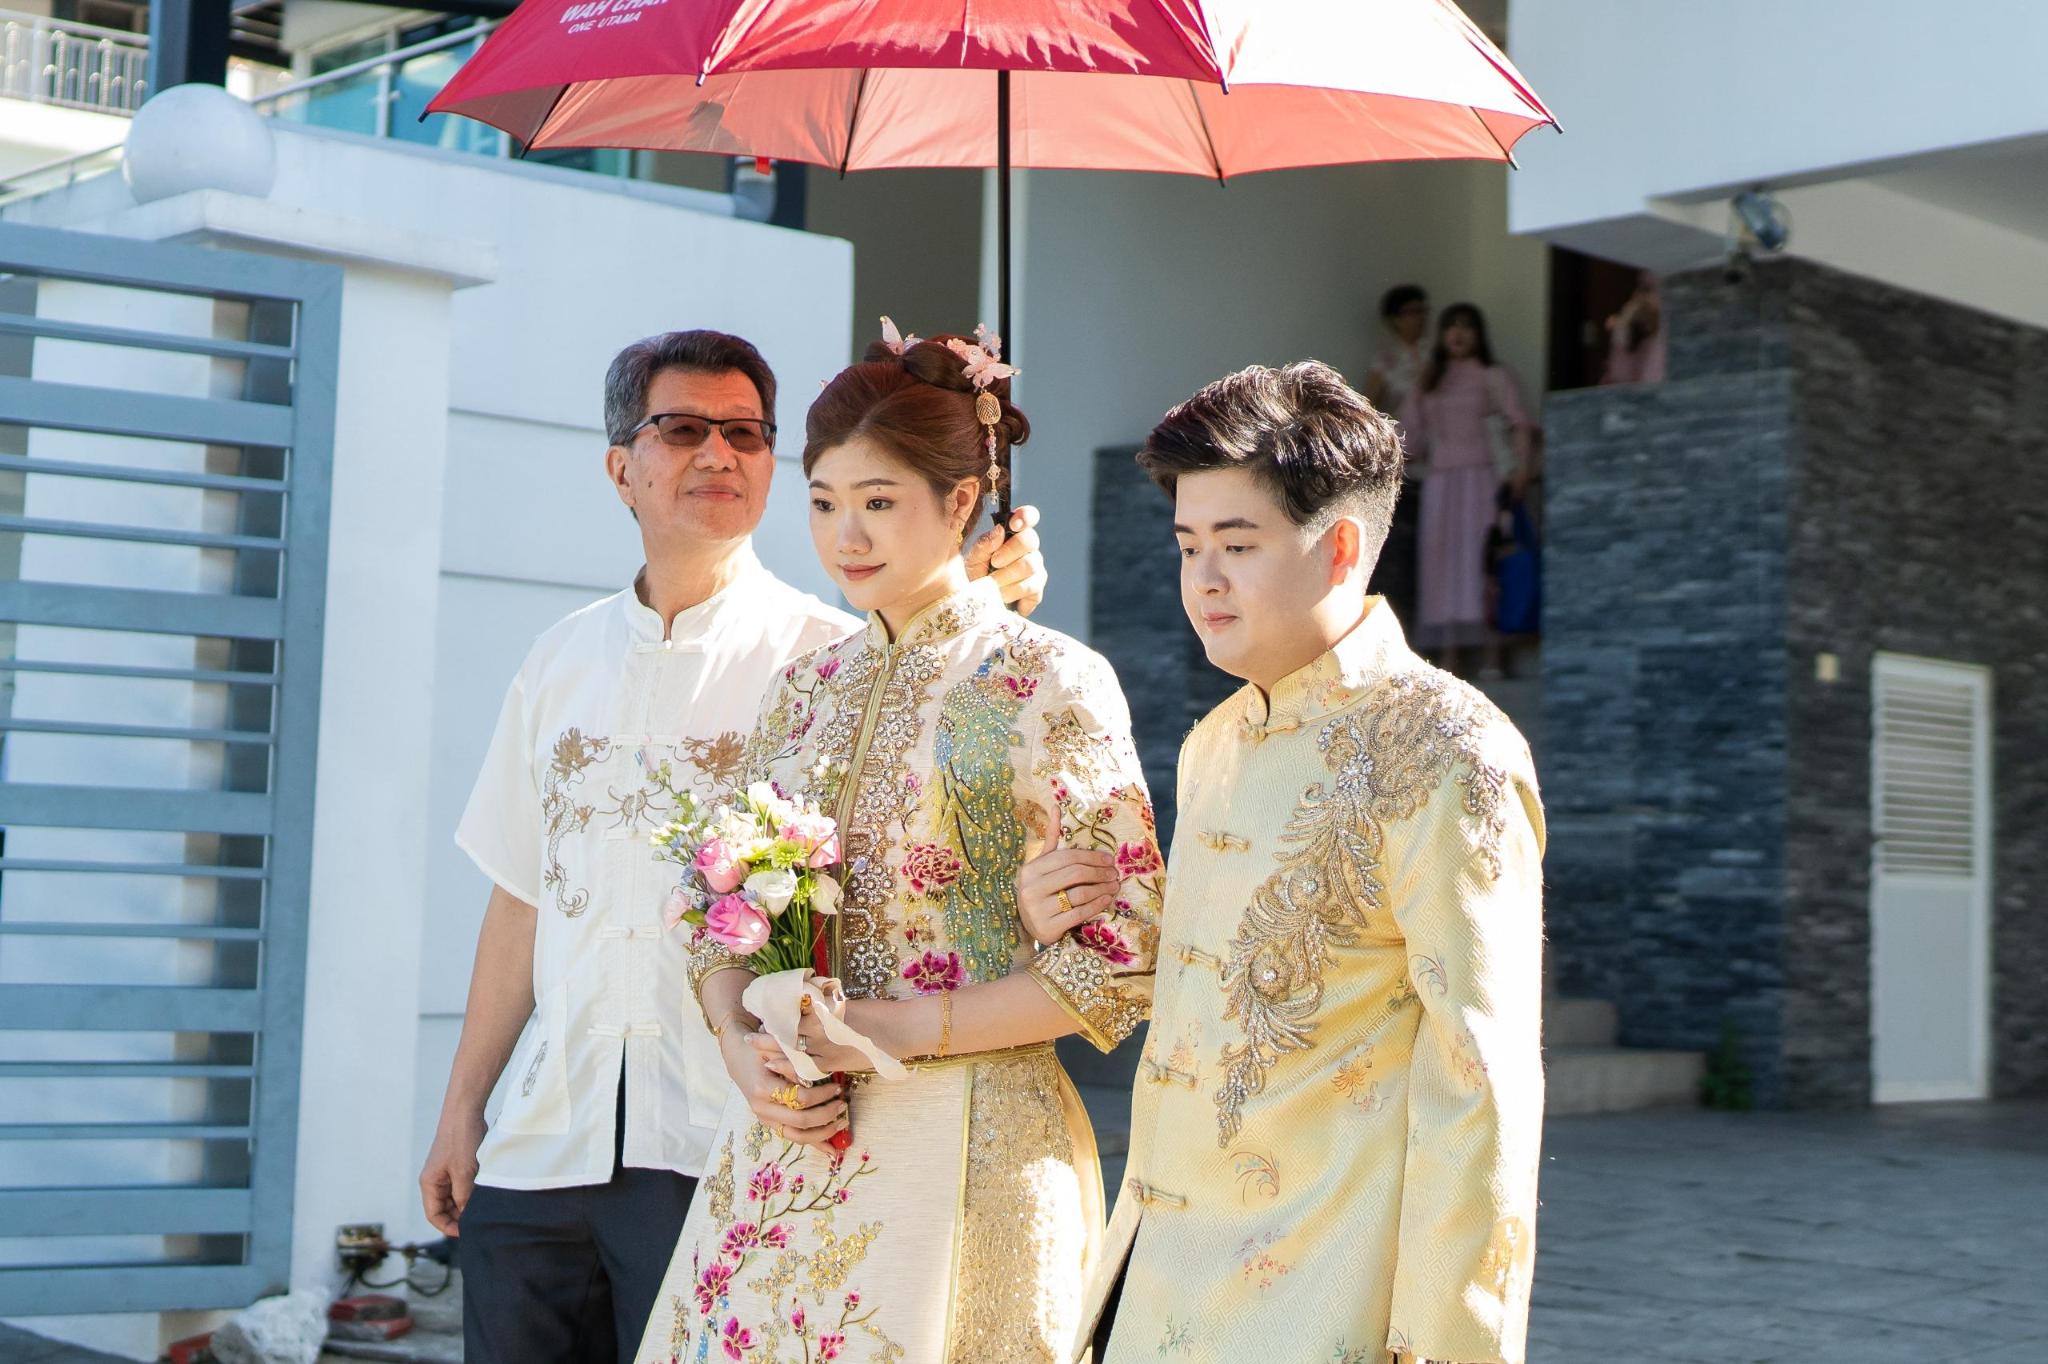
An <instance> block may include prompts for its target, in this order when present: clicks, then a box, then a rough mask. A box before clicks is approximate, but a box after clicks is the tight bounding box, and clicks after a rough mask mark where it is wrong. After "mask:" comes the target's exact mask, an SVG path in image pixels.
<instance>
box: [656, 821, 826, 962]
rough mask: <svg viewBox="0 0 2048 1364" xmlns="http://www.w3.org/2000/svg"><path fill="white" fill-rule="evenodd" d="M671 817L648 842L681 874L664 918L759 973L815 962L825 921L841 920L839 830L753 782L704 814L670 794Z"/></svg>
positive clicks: (666, 921) (660, 856)
mask: <svg viewBox="0 0 2048 1364" xmlns="http://www.w3.org/2000/svg"><path fill="white" fill-rule="evenodd" d="M669 795H670V797H671V799H673V801H674V802H675V811H676V813H675V815H674V817H673V818H671V819H670V820H669V821H668V823H667V824H665V825H663V826H662V827H661V828H659V829H657V830H656V831H655V832H654V835H653V843H654V847H655V853H656V855H657V856H658V857H659V858H660V859H661V860H663V861H665V862H673V863H675V864H676V865H677V866H680V867H681V868H682V869H683V876H682V880H681V881H680V883H679V884H677V886H676V888H675V889H674V890H672V891H670V892H669V897H668V905H667V907H666V909H665V911H664V913H663V915H662V918H663V921H664V922H665V923H666V924H667V925H668V926H669V927H670V928H671V929H673V928H675V927H676V926H677V925H679V924H690V925H692V926H693V927H694V928H695V929H696V930H697V931H698V932H700V933H702V934H703V935H704V936H705V937H706V938H708V939H710V940H711V941H712V942H715V943H717V944H718V945H719V946H720V947H723V948H724V949H725V950H726V951H728V952H731V953H732V954H733V955H734V956H738V957H745V958H746V959H747V965H748V966H749V967H751V968H752V969H753V971H754V974H756V975H770V974H773V973H775V972H778V971H803V970H808V969H810V968H812V967H813V966H814V965H815V964H816V963H817V952H818V944H819V942H820V941H822V939H823V938H824V933H825V920H826V917H827V916H829V915H832V914H835V913H837V912H838V909H839V883H838V882H837V881H834V880H833V879H832V878H831V877H830V876H827V875H826V874H825V868H827V867H831V866H835V865H837V863H838V861H839V826H838V823H837V822H836V821H835V820H833V818H832V817H831V816H830V815H826V814H822V813H820V812H819V811H818V809H817V807H816V806H815V805H814V804H812V803H811V802H809V801H797V800H792V799H790V798H789V797H788V796H785V795H784V794H783V793H782V792H781V791H780V790H779V789H778V788H777V787H776V786H775V785H774V784H773V783H771V782H765V781H762V782H755V783H754V784H753V785H752V786H749V787H748V788H747V789H746V791H745V792H744V793H742V795H741V797H740V799H739V802H738V803H737V804H734V805H719V806H716V807H711V808H706V807H705V806H703V805H701V804H700V803H699V802H698V801H697V800H696V799H695V798H694V797H692V796H691V795H690V794H689V793H687V792H681V791H676V790H675V789H674V788H673V787H671V788H670V790H669Z"/></svg>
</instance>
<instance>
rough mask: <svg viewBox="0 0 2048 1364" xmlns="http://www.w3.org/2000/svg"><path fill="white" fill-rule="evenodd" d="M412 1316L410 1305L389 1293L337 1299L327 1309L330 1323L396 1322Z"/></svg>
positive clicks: (364, 1294) (365, 1294) (362, 1294)
mask: <svg viewBox="0 0 2048 1364" xmlns="http://www.w3.org/2000/svg"><path fill="white" fill-rule="evenodd" d="M411 1314H412V1306H411V1304H410V1303H408V1302H406V1300H405V1299H404V1298H395V1297H393V1296H392V1295H391V1294H389V1293H361V1294H358V1295H357V1296H355V1297H353V1298H337V1299H335V1300H334V1302H333V1303H332V1304H331V1305H329V1307H328V1309H327V1319H328V1320H329V1321H396V1320H397V1319H398V1318H400V1317H404V1316H410V1315H411Z"/></svg>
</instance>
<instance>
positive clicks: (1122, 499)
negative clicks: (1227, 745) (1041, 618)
mask: <svg viewBox="0 0 2048 1364" xmlns="http://www.w3.org/2000/svg"><path fill="white" fill-rule="evenodd" d="M1136 454H1137V450H1136V448H1135V447H1131V446H1114V447H1110V448H1107V449H1103V450H1098V451H1096V454H1095V489H1094V501H1095V543H1094V545H1093V546H1092V548H1091V552H1090V563H1089V572H1090V576H1091V578H1092V580H1093V582H1094V592H1093V595H1092V606H1091V608H1090V617H1091V618H1090V620H1089V639H1090V643H1091V644H1092V645H1093V646H1094V647H1095V649H1096V650H1097V651H1098V652H1099V653H1101V654H1102V656H1103V657H1104V658H1107V659H1108V660H1109V662H1110V665H1111V666H1112V667H1114V668H1115V669H1116V675H1117V678H1118V679H1119V680H1120V681H1121V682H1122V683H1123V688H1124V695H1125V696H1126V697H1127V698H1128V699H1129V700H1130V703H1131V724H1132V731H1133V734H1134V735H1135V737H1136V739H1137V741H1138V756H1139V757H1140V758H1141V759H1143V760H1144V763H1145V781H1146V783H1147V784H1148V785H1149V786H1150V787H1151V789H1152V800H1153V803H1154V804H1155V805H1156V806H1157V807H1158V809H1159V842H1160V845H1161V846H1162V847H1164V846H1167V845H1168V844H1169V843H1170V842H1171V840H1172V837H1173V800H1174V793H1173V774H1174V765H1175V762H1176V760H1177V759H1178V758H1179V757H1180V743H1181V740H1182V739H1185V738H1186V737H1187V733H1188V731H1189V730H1190V729H1192V728H1194V725H1195V721H1197V720H1199V719H1201V718H1202V717H1203V716H1204V715H1207V714H1208V713H1209V712H1210V711H1211V710H1213V709H1214V708H1215V707H1216V706H1217V704H1218V703H1220V702H1221V701H1222V700H1223V698H1224V697H1226V696H1228V695H1230V693H1232V692H1234V691H1236V690H1237V688H1238V687H1239V686H1240V685H1241V684H1240V683H1239V682H1238V681H1237V679H1235V678H1233V677H1231V676H1229V675H1228V674H1226V673H1224V672H1222V671H1221V670H1220V669H1218V668H1216V667H1214V666H1212V665H1211V664H1210V662H1209V659H1208V657H1207V655H1206V654H1204V652H1203V650H1202V643H1201V641H1200V640H1199V639H1197V638H1196V637H1195V631H1194V627H1193V626H1191V625H1189V624H1188V618H1187V613H1186V612H1184V611H1183V610H1182V609H1181V604H1180V561H1179V559H1178V558H1177V551H1176V549H1175V545H1174V538H1173V504H1172V503H1171V502H1169V501H1168V500H1167V498H1166V495H1165V494H1164V493H1162V492H1160V491H1159V489H1158V488H1156V487H1154V486H1153V484H1152V480H1151V479H1149V478H1147V477H1146V476H1145V474H1144V472H1143V471H1142V470H1140V469H1139V468H1138V465H1137V461H1136V459H1135V456H1136Z"/></svg>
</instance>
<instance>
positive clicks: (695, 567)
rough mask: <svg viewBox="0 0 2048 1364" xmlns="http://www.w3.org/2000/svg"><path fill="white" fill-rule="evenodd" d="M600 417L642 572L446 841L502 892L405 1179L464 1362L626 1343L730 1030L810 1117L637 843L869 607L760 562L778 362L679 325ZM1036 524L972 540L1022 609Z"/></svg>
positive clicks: (536, 705) (521, 709)
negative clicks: (844, 607) (695, 983)
mask: <svg viewBox="0 0 2048 1364" xmlns="http://www.w3.org/2000/svg"><path fill="white" fill-rule="evenodd" d="M605 431H606V436H607V438H608V440H609V441H610V446H609V448H608V449H607V450H606V451H605V470H606V473H607V474H608V476H609V477H610V479H611V482H612V485H613V487H614V488H615V489H616V491H617V492H618V495H619V500H620V501H621V502H623V503H625V505H626V507H627V509H628V510H629V511H630V512H631V513H632V515H633V518H634V520H635V521H636V522H638V524H639V529H640V540H641V544H642V546H643V547H644V549H645V552H646V566H645V567H644V568H642V569H641V571H640V573H639V575H638V577H637V578H636V579H635V580H634V583H633V585H632V586H631V587H630V588H628V589H626V590H625V591H623V592H620V593H618V594H617V595H615V596H612V597H607V598H605V599H604V600H603V601H600V602H598V603H596V604H595V605H592V606H589V607H586V608H584V609H583V610H581V611H578V612H576V613H574V614H573V615H571V616H569V617H568V618H566V619H565V620H562V621H561V622H559V623H558V624H556V625H555V626H554V627H553V628H551V629H550V630H548V631H547V632H546V633H545V634H543V635H542V636H541V637H540V639H539V640H538V641H537V642H536V643H535V644H534V646H533V649H532V652H531V653H530V654H529V655H528V656H527V659H526V662H525V664H524V665H523V666H522V667H521V668H520V670H519V673H518V674H517V676H515V677H514V678H513V680H512V687H511V692H510V694H509V695H508V696H507V697H506V700H505V705H504V709H503V710H502V712H501V713H500V715H499V717H498V725H497V731H496V733H495V735H494V736H493V738H492V740H491V745H490V750H489V752H488V753H487V755H486V756H485V759H484V767H483V772H482V774H481V775H480V776H479V778H478V779H477V784H476V788H475V791H474V792H473V793H472V795H471V797H470V802H469V807H468V809H467V810H466V811H465V812H464V814H463V817H462V823H461V826H460V828H459V829H458V831H457V833H456V841H457V842H458V843H459V844H460V845H461V847H462V848H463V849H464V851H466V852H467V853H468V854H469V855H470V857H471V858H472V859H474V860H475V862H476V864H477V866H478V867H480V868H481V869H482V870H483V872H484V874H485V875H487V876H488V877H490V879H491V881H492V882H493V883H494V888H493V890H492V893H491V899H490V903H489V906H488V907H487V908H486V910H485V914H484V924H483V930H482V932H481V934H480V936H479V939H478V943H477V954H476V965H475V969H474V972H473V974H472V976H471V981H470V990H469V1004H468V1008H467V1011H466V1012H465V1014H464V1017H463V1025H462V1040H461V1042H460V1044H459V1045H458V1047H457V1049H456V1054H455V1062H454V1066H453V1070H452V1073H451V1075H450V1077H449V1081H448V1089H447V1096H446V1098H445V1099H444V1101H443V1105H442V1112H441V1120H440V1126H439V1129H438V1130H437V1132H436V1134H435V1138H434V1145H433V1149H432V1151H431V1152H430V1153H429V1154H428V1157H427V1163H426V1168H425V1169H424V1171H422V1173H421V1175H420V1189H421V1194H422V1197H423V1200H424V1202H425V1206H426V1211H427V1217H428V1219H429V1220H430V1221H432V1222H433V1224H434V1225H435V1226H436V1227H438V1228H439V1229H440V1230H442V1231H443V1232H445V1233H447V1234H449V1235H451V1236H459V1237H460V1238H461V1265H462V1270H463V1288H464V1294H465V1301H464V1312H463V1316H464V1336H465V1342H464V1346H465V1355H464V1357H465V1358H466V1359H467V1360H468V1361H469V1364H499V1362H503V1361H515V1360H519V1361H523V1360H533V1361H550V1364H553V1362H555V1361H591V1362H592V1364H600V1362H603V1364H608V1362H609V1361H611V1360H613V1359H618V1360H621V1361H623V1360H627V1359H629V1358H630V1357H631V1352H632V1350H633V1348H634V1347H635V1345H636V1344H637V1343H638V1342H639V1339H640V1332H641V1328H642V1325H643V1324H644V1323H645V1321H646V1319H647V1316H648V1313H649V1312H650V1310H651V1309H652V1308H653V1306H654V1301H653V1299H654V1295H655V1293H656V1291H657V1289H658V1287H659V1284H660V1282H661V1277H662V1273H663V1271H664V1270H665V1269H666V1268H667V1264H668V1258H669V1254H670V1252H671V1251H672V1250H673V1249H674V1246H675V1242H676V1237H677V1235H678V1233H679V1231H680V1229H681V1227H682V1221H683V1215H684V1213H685V1212H686V1211H687V1210H688V1208H689V1203H690V1195H691V1191H692V1189H693V1187H694V1185H695V1182H696V1181H695V1177H696V1176H697V1175H698V1174H699V1173H701V1172H702V1171H703V1169H704V1165H705V1160H706V1157H707V1155H708V1152H709V1146H710V1139H711V1135H712V1129H713V1128H714V1127H715V1126H716V1125H717V1122H718V1118H719V1113H720V1110H721V1109H722V1107H723V1106H724V1102H725V1096H726V1094H727V1092H728V1087H729V1086H730V1084H731V1081H730V1080H729V1079H728V1078H727V1068H726V1065H725V1063H724V1061H723V1059H722V1058H721V1056H720V1048H721V1046H732V1047H736V1048H738V1049H739V1053H740V1055H741V1056H742V1057H744V1058H745V1059H746V1060H747V1061H748V1062H749V1063H750V1064H751V1067H752V1069H754V1070H756V1071H758V1072H759V1073H758V1074H757V1075H756V1076H755V1077H754V1079H755V1080H756V1081H757V1082H758V1083H756V1084H754V1085H751V1086H747V1087H748V1088H749V1089H750V1091H756V1092H750V1093H749V1095H748V1097H749V1098H750V1099H751V1100H753V1101H754V1102H755V1103H756V1104H757V1106H759V1107H760V1108H761V1109H762V1110H763V1111H764V1112H765V1113H767V1114H768V1115H769V1116H772V1117H773V1118H774V1119H775V1120H776V1121H779V1122H782V1123H785V1124H792V1125H803V1124H804V1123H806V1122H807V1121H809V1119H808V1118H807V1117H806V1115H805V1114H803V1113H794V1114H793V1113H791V1112H790V1111H789V1110H788V1109H786V1108H781V1107H776V1106H774V1101H773V1100H772V1099H771V1098H769V1097H768V1096H769V1095H770V1094H771V1093H772V1092H773V1090H774V1089H775V1088H776V1087H777V1086H778V1085H779V1084H780V1083H781V1081H780V1080H779V1079H777V1078H776V1077H774V1076H772V1075H770V1074H769V1073H768V1072H767V1071H766V1070H765V1068H763V1067H762V1065H761V1062H760V1061H759V1060H758V1058H757V1057H755V1055H754V1053H753V1052H752V1051H751V1050H750V1049H748V1048H747V1047H746V1045H745V1042H744V1040H743V1039H741V1038H739V1037H738V1036H736V1035H733V1036H726V1037H724V1038H718V1039H714V1036H713V1034H712V1032H711V1030H710V1029H709V1028H708V1027H707V1026H706V1024H705V1022H704V1021H703V1020H702V1019H701V1018H700V1017H698V1016H697V1015H696V1005H695V1003H694V1000H695V993H694V992H693V991H692V990H691V989H690V987H689V982H688V977H687V968H686V956H685V953H684V950H683V942H682V939H681V937H680V936H679V935H678V934H675V933H671V932H667V931H664V929H663V927H662V918H661V914H662V907H663V902H664V900H665V899H666V892H667V888H668V886H667V881H666V880H665V876H664V873H663V871H662V869H661V867H660V866H659V865H658V864H657V863H656V862H655V861H654V859H653V857H652V855H651V854H650V853H649V851H648V842H647V837H646V834H647V831H648V830H649V829H651V828H652V827H654V826H655V825H656V824H658V823H660V822H661V821H662V820H663V819H665V818H666V812H667V809H668V804H669V797H668V791H669V789H670V787H671V786H673V787H674V788H676V789H680V790H688V791H691V792H693V793H695V794H697V795H699V796H709V795H712V794H714V793H716V792H718V791H720V790H721V789H722V788H724V787H726V786H727V785H729V783H730V782H731V780H732V779H733V778H734V776H735V775H737V772H738V769H739V760H740V752H741V749H742V746H743V743H744V740H745V738H746V735H747V734H748V732H749V731H750V730H751V729H752V727H753V722H754V711H755V707H756V705H757V704H758V702H759V699H760V697H761V694H762V692H763V691H764V690H765V689H766V688H767V686H768V684H769V682H770V680H771V679H772V678H773V676H774V674H775V673H776V671H777V670H778V669H780V668H781V667H783V666H784V664H786V663H787V662H788V661H789V660H790V659H792V658H794V657H795V656H797V655H798V654H800V653H803V652H805V651H806V650H809V649H811V648H813V647H815V646H817V645H820V644H823V643H826V642H827V641H829V640H832V639H835V638H838V637H840V636H842V635H844V634H847V633H849V632H850V631H852V630H853V629H855V628H856V627H857V625H858V622H857V621H855V620H853V619H852V618H851V617H850V616H847V615H845V614H844V613H842V612H840V611H837V610H834V609H833V608H831V607H829V606H827V605H825V604H824V603H823V602H821V601H819V600H817V599H816V598H815V597H812V596H809V595H807V594H805V593H802V592H799V591H797V590H796V589H795V588H793V587H790V586H789V585H787V584H786V583H783V582H781V581H780V580H778V579H777V578H775V577H774V576H773V575H772V574H770V573H769V572H768V571H767V570H766V569H765V568H763V567H762V566H761V563H760V561H759V560H758V559H756V558H755V557H754V551H753V547H752V544H751V536H752V534H753V531H754V528H755V527H756V526H758V525H759V524H760V522H761V515H762V513H763V511H764V510H765V509H766V507H767V501H768V486H769V481H770V478H771V477H772V475H773V473H774V466H775V454H774V442H775V376H774V374H773V373H772V372H771V371H770V370H769V368H768V365H767V362H766V361H764V360H763V359H762V358H761V355H760V353H759V352H758V351H756V350H755V349H754V347H753V346H751V345H749V344H748V343H747V342H745V341H743V340H741V339H740V338H738V337H735V336H727V335H725V334H723V333H720V332H712V331H688V332H671V333H669V334H667V335H664V336H656V337H649V338H647V339H646V340H643V341H637V342H635V343H634V344H632V345H630V346H628V347H626V349H625V350H623V351H621V352H620V353H619V355H618V357H617V358H616V359H615V360H613V362H612V366H611V370H610V372H609V374H608V375H607V376H606V379H605ZM1036 519H1037V518H1036V514H1035V513H1033V512H1032V511H1031V510H1030V509H1029V508H1023V509H1020V510H1019V512H1018V513H1017V514H1016V515H1015V516H1013V518H1012V520H1011V523H1010V526H1009V528H1008V529H1009V530H1010V531H1012V532H1014V534H1005V532H1004V531H1003V530H1001V529H998V530H992V531H990V532H989V534H988V535H986V536H984V537H983V538H982V539H981V540H980V541H979V542H977V544H976V545H975V546H974V548H973V550H972V551H970V556H969V564H970V571H973V572H976V573H990V572H992V573H993V574H994V576H995V578H996V580H997V581H998V582H999V583H1001V584H1002V585H1003V588H1004V594H1005V595H1006V596H1007V597H1010V598H1011V599H1013V600H1016V601H1017V602H1018V604H1019V608H1020V609H1022V610H1026V611H1028V610H1030V609H1031V608H1032V607H1033V606H1035V605H1036V604H1037V602H1038V599H1039V597H1040V595H1041V593H1042V591H1043V588H1044V583H1045V577H1044V566H1043V563H1042V561H1041V560H1040V559H1039V557H1038V554H1037V536H1036V533H1035V532H1034V531H1033V530H1032V529H1031V527H1032V525H1033V523H1034V522H1035V521H1036ZM508 1063H509V1065H508ZM501 1076H502V1077H503V1086H502V1088H503V1098H502V1104H501V1106H500V1108H499V1110H498V1112H497V1115H496V1117H495V1118H494V1119H493V1120H492V1121H491V1122H490V1123H489V1125H488V1130H486V1123H485V1118H484V1106H485V1101H486V1099H487V1098H488V1097H489V1096H490V1094H491V1093H492V1091H493V1089H494V1088H497V1087H499V1081H500V1077H501ZM828 1111H829V1108H828V1107H826V1108H820V1109H819V1110H818V1113H820V1114H824V1113H826V1112H828Z"/></svg>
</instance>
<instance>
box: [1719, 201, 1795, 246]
mask: <svg viewBox="0 0 2048 1364" xmlns="http://www.w3.org/2000/svg"><path fill="white" fill-rule="evenodd" d="M1730 207H1732V208H1733V209H1734V210H1735V216H1736V218H1737V219H1738V220H1739V221H1740V222H1741V224H1742V230H1743V235H1744V237H1745V238H1747V240H1748V241H1749V242H1753V243H1755V244H1756V245H1757V246H1759V247H1761V248H1762V249H1763V250H1764V251H1765V252H1766V253H1767V254H1775V253H1776V252H1779V251H1783V250H1784V249H1785V243H1786V242H1788V241H1790V240H1792V215H1791V214H1790V213H1787V212H1786V211H1785V205H1783V204H1782V203H1780V202H1778V200H1776V199H1775V198H1773V197H1771V196H1770V195H1769V194H1766V193H1765V192H1764V191H1762V190H1760V189H1751V190H1744V191H1743V192H1742V193H1740V194H1738V195H1736V196H1735V199H1734V202H1733V203H1732V204H1731V205H1730Z"/></svg>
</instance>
